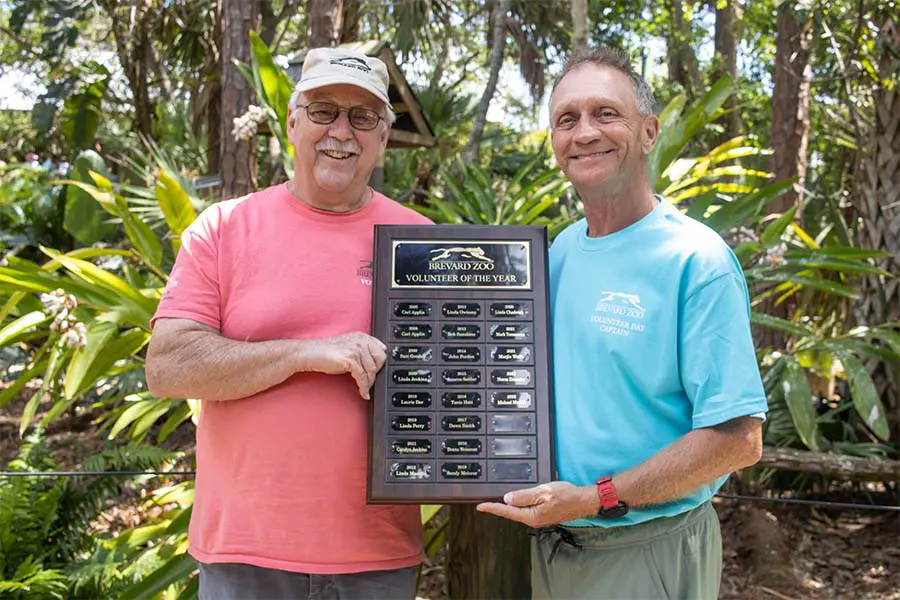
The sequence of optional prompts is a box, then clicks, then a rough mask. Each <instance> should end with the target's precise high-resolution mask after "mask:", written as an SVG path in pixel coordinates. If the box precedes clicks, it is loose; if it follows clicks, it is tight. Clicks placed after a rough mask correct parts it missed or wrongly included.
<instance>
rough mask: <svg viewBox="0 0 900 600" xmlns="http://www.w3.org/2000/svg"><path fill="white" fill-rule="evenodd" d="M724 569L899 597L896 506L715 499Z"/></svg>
mask: <svg viewBox="0 0 900 600" xmlns="http://www.w3.org/2000/svg"><path fill="white" fill-rule="evenodd" d="M21 408H22V402H21V401H17V402H14V403H12V404H11V405H9V406H7V407H6V408H4V409H2V410H0V465H2V466H3V467H4V469H5V467H6V466H7V465H8V463H9V461H10V460H11V459H12V458H13V457H14V456H15V454H16V449H17V447H18V444H19V433H18V416H19V415H20V414H21ZM192 429H193V426H192V425H191V424H190V423H188V424H186V425H184V426H182V427H181V428H180V429H179V430H178V431H176V432H175V433H174V434H173V435H172V436H170V437H169V439H168V440H166V442H165V443H164V446H165V447H166V448H168V449H172V450H178V451H183V452H185V454H186V456H185V459H183V461H180V463H181V464H180V465H179V467H185V468H189V465H190V460H191V458H190V457H191V455H192V454H193V431H192ZM47 439H48V442H49V444H50V448H51V451H52V453H53V455H54V458H55V459H56V461H57V467H58V468H59V469H77V468H78V467H79V465H80V462H81V459H82V457H84V456H86V455H88V454H90V453H93V452H97V451H99V450H100V449H102V447H103V446H104V444H105V443H107V442H106V440H105V438H104V437H103V435H102V434H99V433H97V432H96V430H95V427H94V425H93V424H92V423H91V421H90V419H89V418H87V417H63V418H61V419H58V420H56V421H55V422H54V423H52V424H51V426H50V428H49V429H48V431H47ZM139 495H140V490H132V491H131V492H129V493H126V494H123V496H122V497H121V498H120V500H119V501H118V502H117V503H116V504H115V505H112V506H110V507H109V509H108V510H107V511H106V512H105V513H104V514H103V515H102V516H101V518H100V519H98V520H97V522H96V523H95V524H94V526H95V528H96V529H97V530H98V531H115V530H118V529H121V528H123V527H128V526H134V525H137V524H139V523H140V522H141V520H142V518H143V514H142V511H141V510H139V509H138V508H137V507H136V505H137V500H138V497H139ZM715 506H716V510H717V511H718V512H719V516H720V518H721V521H722V535H723V545H724V572H723V576H722V589H721V594H720V596H719V598H720V600H900V513H897V512H876V511H862V510H853V511H849V510H841V511H837V510H835V509H831V508H828V509H823V508H810V507H806V506H796V505H780V504H772V503H748V502H746V501H737V500H724V499H717V500H716V501H715ZM445 559H446V551H445V549H442V550H441V551H440V552H438V554H437V556H436V557H435V559H434V560H432V561H429V562H428V563H426V564H425V566H424V569H423V574H422V578H421V582H420V583H421V585H420V587H419V595H420V597H422V598H428V599H429V600H443V599H445V598H447V590H446V588H447V586H446V573H445V567H444V565H445V564H446V560H445Z"/></svg>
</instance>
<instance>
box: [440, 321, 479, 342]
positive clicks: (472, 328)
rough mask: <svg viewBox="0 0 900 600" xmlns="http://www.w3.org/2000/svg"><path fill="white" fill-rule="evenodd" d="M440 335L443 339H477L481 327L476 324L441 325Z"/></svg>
mask: <svg viewBox="0 0 900 600" xmlns="http://www.w3.org/2000/svg"><path fill="white" fill-rule="evenodd" d="M441 336H443V338H444V339H445V340H477V339H478V338H479V337H481V327H479V326H478V325H444V326H443V327H441Z"/></svg>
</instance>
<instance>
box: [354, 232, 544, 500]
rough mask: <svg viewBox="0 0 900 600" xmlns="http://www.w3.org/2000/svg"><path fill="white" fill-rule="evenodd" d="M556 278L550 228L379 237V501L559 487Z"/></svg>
mask: <svg viewBox="0 0 900 600" xmlns="http://www.w3.org/2000/svg"><path fill="white" fill-rule="evenodd" d="M546 268H547V267H546V233H545V231H544V230H543V229H542V228H536V227H482V226H465V227H458V226H434V227H419V226H415V227H413V226H409V227H403V226H378V227H376V257H375V281H374V290H373V334H374V335H375V336H376V337H379V338H380V339H381V340H383V341H384V342H385V344H386V345H387V346H388V352H387V361H386V364H385V366H384V368H383V369H382V371H381V372H380V373H379V375H378V377H377V379H376V383H375V386H374V388H373V400H372V403H371V406H372V424H371V432H370V440H371V443H370V457H369V482H368V483H369V485H368V500H369V502H373V503H404V502H410V503H421V502H477V501H481V500H487V499H497V498H499V497H501V496H502V495H503V494H504V493H506V492H507V491H510V490H513V489H517V488H520V487H525V486H527V485H528V484H535V483H538V482H542V481H550V480H552V479H553V473H552V465H553V460H552V458H553V457H552V452H553V443H552V435H553V431H552V397H551V394H552V385H551V381H550V370H549V341H550V340H549V319H548V315H547V310H548V302H547V300H548V297H547V276H546Z"/></svg>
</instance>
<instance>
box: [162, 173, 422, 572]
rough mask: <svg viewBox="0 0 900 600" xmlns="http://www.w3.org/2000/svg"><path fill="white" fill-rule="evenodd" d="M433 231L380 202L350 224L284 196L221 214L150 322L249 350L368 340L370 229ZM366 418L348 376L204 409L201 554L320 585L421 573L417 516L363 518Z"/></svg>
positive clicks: (282, 190)
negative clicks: (201, 331) (254, 345)
mask: <svg viewBox="0 0 900 600" xmlns="http://www.w3.org/2000/svg"><path fill="white" fill-rule="evenodd" d="M429 222H430V221H429V220H428V219H426V218H425V217H423V216H421V215H419V214H418V213H416V212H414V211H412V210H410V209H408V208H405V207H403V206H401V205H400V204H397V203H396V202H394V201H393V200H389V199H388V198H386V197H385V196H383V195H381V194H378V193H376V194H375V195H374V198H373V199H372V201H371V202H369V203H367V204H366V205H365V206H363V207H362V208H361V209H359V210H356V211H353V212H350V213H342V214H337V213H328V212H324V211H318V210H315V209H313V208H310V207H309V206H307V205H306V204H304V203H302V202H300V201H298V200H296V199H295V198H294V197H293V196H292V195H291V193H290V192H289V191H288V190H287V188H286V186H284V185H279V186H275V187H271V188H268V189H265V190H263V191H260V192H258V193H255V194H251V195H249V196H246V197H244V198H238V199H236V200H229V201H226V202H220V203H218V204H215V205H213V206H211V207H210V208H209V209H207V210H206V211H204V212H203V214H202V215H200V217H198V218H197V220H196V221H195V222H194V223H193V225H191V226H190V227H189V228H188V229H187V230H186V231H185V232H184V235H183V236H182V247H181V251H180V252H179V253H178V258H177V260H176V261H175V266H174V267H173V269H172V274H171V277H170V279H169V283H168V286H167V289H166V292H165V294H164V295H163V298H162V300H161V301H160V304H159V309H158V310H157V312H156V316H155V317H154V320H155V319H159V318H180V319H191V320H194V321H197V322H200V323H204V324H206V325H210V326H212V327H215V328H217V329H219V330H220V331H221V332H222V335H224V336H225V337H228V338H231V339H236V340H248V341H261V340H272V339H288V338H290V339H298V338H321V337H328V336H333V335H338V334H342V333H348V332H351V331H362V332H367V333H368V332H369V331H370V330H371V311H372V287H371V286H372V249H373V248H372V244H373V238H374V225H375V224H382V223H383V224H422V223H429ZM368 409H369V407H368V404H367V401H366V400H363V399H362V398H361V397H360V395H359V392H358V390H357V387H356V384H355V383H354V381H353V379H352V378H351V377H350V375H324V374H318V373H300V374H296V375H294V376H292V377H290V378H289V379H288V380H286V381H285V382H283V383H281V384H279V385H276V386H275V387H272V388H270V389H268V390H266V391H264V392H261V393H259V394H256V395H254V396H251V397H248V398H245V399H242V400H232V401H225V402H212V401H208V402H203V408H202V411H201V416H200V424H199V427H198V429H197V481H196V486H197V487H196V498H195V501H194V512H193V515H192V518H191V524H190V531H189V540H190V552H191V554H192V555H193V556H194V557H195V558H196V559H197V560H199V561H201V562H205V563H218V562H237V563H247V564H252V565H257V566H261V567H268V568H274V569H282V570H287V571H296V572H302V573H319V574H329V573H358V572H362V571H371V570H386V569H398V568H403V567H408V566H412V565H415V564H418V563H419V562H420V561H421V558H422V531H421V529H422V528H421V523H420V517H419V507H418V506H369V505H366V465H367V454H368V442H367V436H368V421H369V416H368Z"/></svg>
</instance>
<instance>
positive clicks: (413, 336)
mask: <svg viewBox="0 0 900 600" xmlns="http://www.w3.org/2000/svg"><path fill="white" fill-rule="evenodd" d="M394 337H395V338H397V339H398V340H427V339H431V325H425V324H422V325H394Z"/></svg>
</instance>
